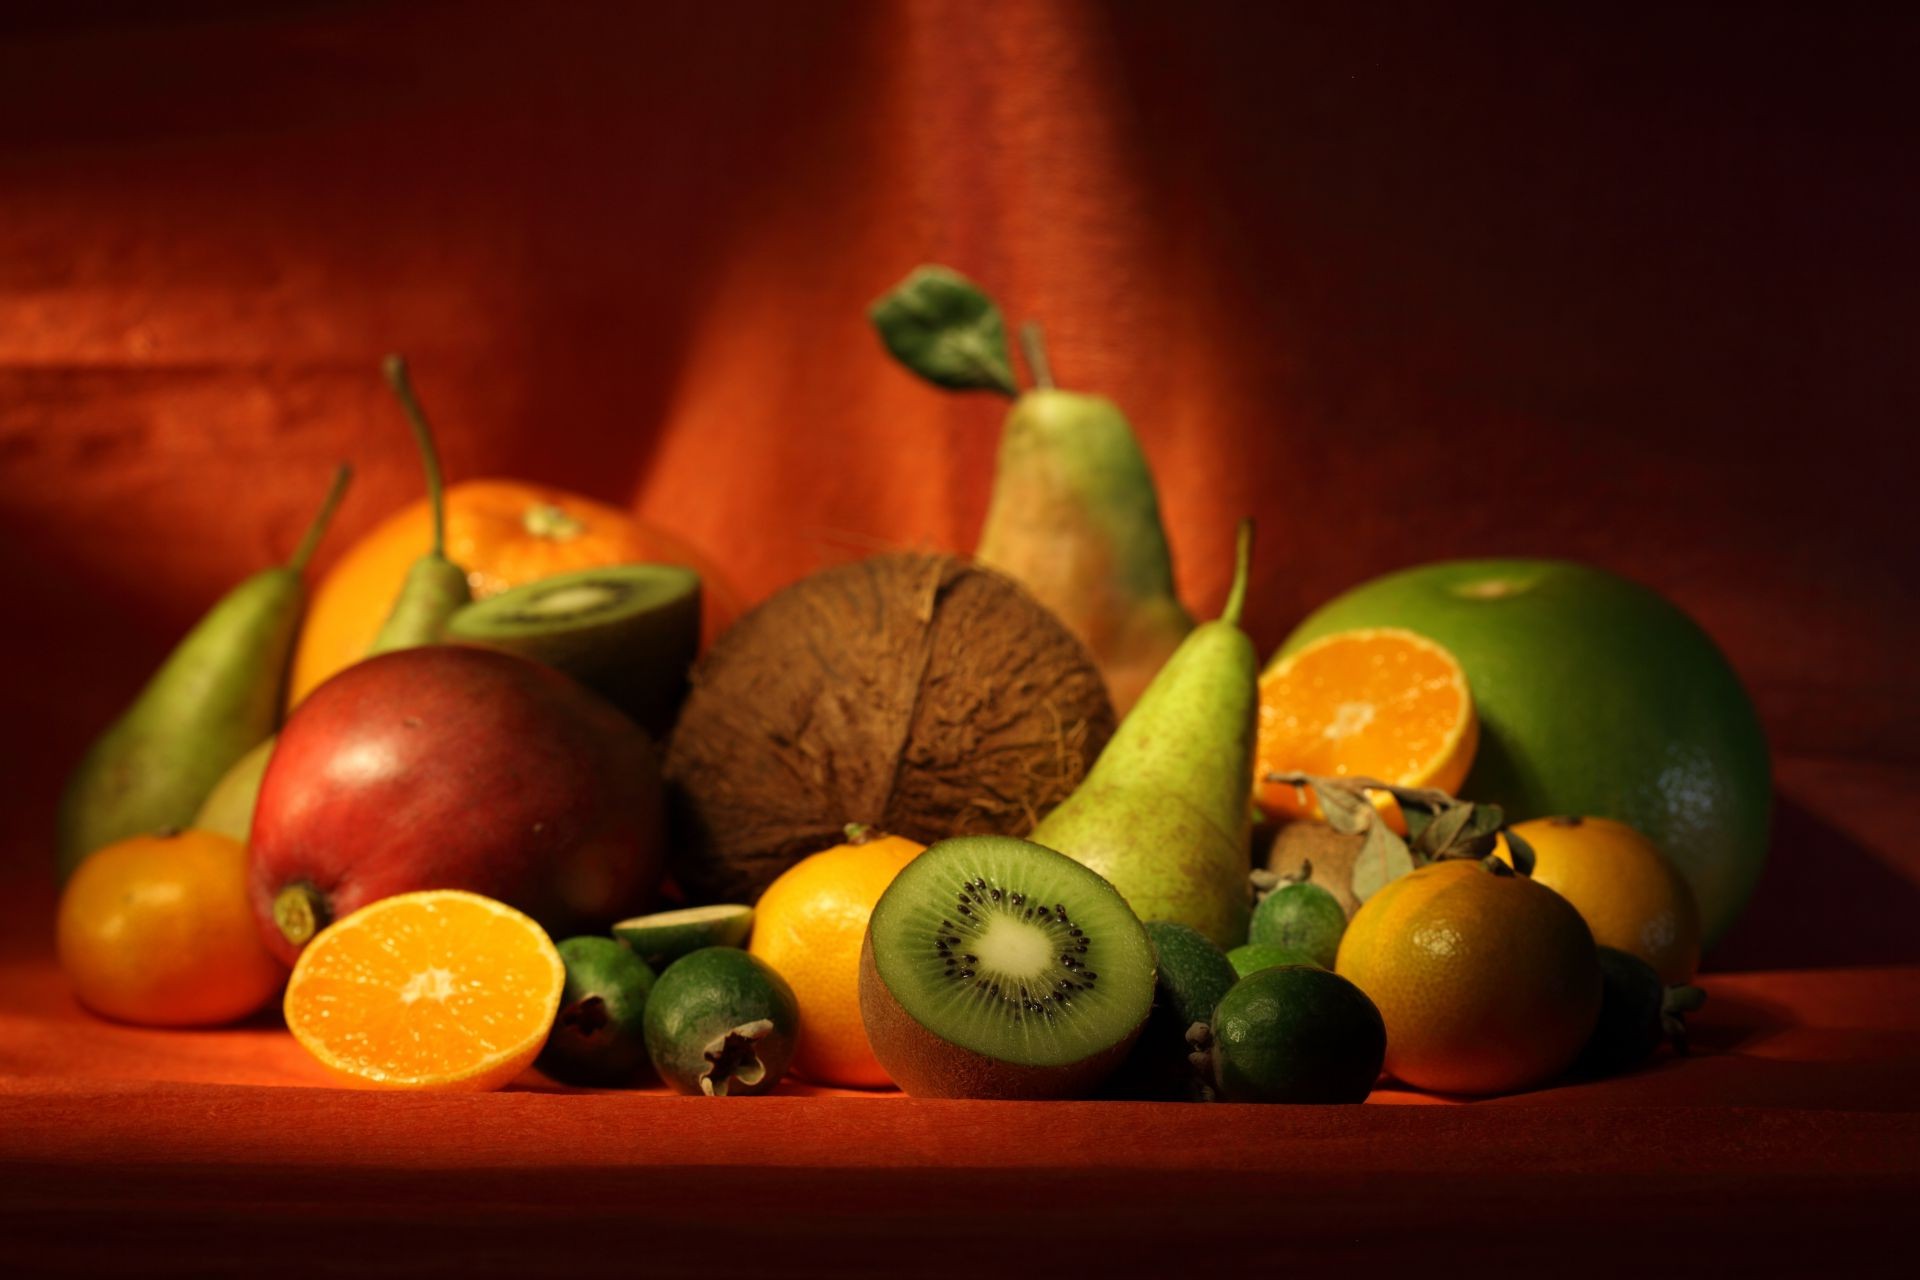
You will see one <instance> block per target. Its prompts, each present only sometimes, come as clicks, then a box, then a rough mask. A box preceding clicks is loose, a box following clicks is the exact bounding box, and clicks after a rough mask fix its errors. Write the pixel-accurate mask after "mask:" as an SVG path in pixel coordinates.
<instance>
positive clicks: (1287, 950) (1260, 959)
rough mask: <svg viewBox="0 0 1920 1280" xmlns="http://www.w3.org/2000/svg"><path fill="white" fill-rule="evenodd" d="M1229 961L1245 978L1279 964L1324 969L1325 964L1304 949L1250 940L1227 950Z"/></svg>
mask: <svg viewBox="0 0 1920 1280" xmlns="http://www.w3.org/2000/svg"><path fill="white" fill-rule="evenodd" d="M1227 963H1228V964H1230V965H1232V966H1233V971H1234V972H1235V973H1236V974H1238V975H1239V976H1240V977H1242V978H1244V977H1246V976H1247V975H1248V974H1250V973H1258V972H1260V970H1262V969H1271V968H1272V967H1273V966H1275V965H1277V964H1310V965H1313V966H1314V967H1315V968H1320V969H1324V968H1326V966H1325V965H1323V964H1321V963H1320V962H1319V961H1317V960H1315V959H1314V958H1313V957H1312V956H1310V955H1308V954H1307V953H1306V952H1304V951H1295V950H1293V949H1292V948H1291V947H1276V946H1274V945H1273V944H1272V943H1270V942H1248V943H1244V944H1242V945H1240V946H1237V947H1235V948H1234V949H1233V950H1231V951H1229V952H1227Z"/></svg>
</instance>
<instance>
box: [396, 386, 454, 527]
mask: <svg viewBox="0 0 1920 1280" xmlns="http://www.w3.org/2000/svg"><path fill="white" fill-rule="evenodd" d="M382 367H383V368H384V369H385V371H386V375H387V385H388V386H390V387H392V388H393V394H394V395H395V396H397V397H398V398H399V400H400V407H401V408H402V409H404V410H405V411H406V414H407V425H408V426H410V427H412V428H413V440H414V443H415V444H417V445H419V446H420V463H421V466H422V467H423V468H424V469H425V471H426V473H427V501H428V502H429V503H431V504H432V506H433V554H434V555H436V556H439V557H440V558H441V559H445V558H446V554H447V519H446V511H445V505H444V503H443V501H442V497H441V495H442V491H443V490H444V488H445V484H444V483H443V481H442V479H441V476H440V451H439V450H438V449H436V448H434V445H433V429H432V428H431V427H429V426H428V425H427V415H426V413H425V412H424V411H423V410H422V409H421V408H420V401H419V399H418V398H417V397H416V396H415V395H414V394H413V380H412V379H411V378H409V377H408V376H407V362H406V359H405V357H403V356H397V355H393V356H388V357H387V358H386V360H385V362H384V363H383V365H382Z"/></svg>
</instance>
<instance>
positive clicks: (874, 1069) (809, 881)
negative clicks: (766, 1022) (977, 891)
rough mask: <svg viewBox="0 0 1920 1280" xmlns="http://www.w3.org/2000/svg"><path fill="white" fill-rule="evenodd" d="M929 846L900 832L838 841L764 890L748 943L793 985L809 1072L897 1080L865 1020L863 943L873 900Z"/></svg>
mask: <svg viewBox="0 0 1920 1280" xmlns="http://www.w3.org/2000/svg"><path fill="white" fill-rule="evenodd" d="M923 847H924V846H922V845H919V844H916V843H915V842H913V841H912V840H906V839H903V838H901V837H899V836H881V837H879V838H877V839H872V840H867V841H865V842H864V843H847V844H842V845H836V846H835V847H834V848H831V849H827V850H824V851H822V852H820V853H816V854H811V855H809V856H808V857H805V858H802V859H801V860H800V861H799V862H796V863H795V864H794V865H793V866H791V867H788V868H787V869H786V870H785V871H784V872H782V873H781V874H780V877H779V878H778V879H776V880H775V881H774V882H773V883H772V884H770V885H768V886H767V891H766V892H765V893H763V894H761V895H760V902H759V905H758V906H757V907H756V908H755V914H754V923H753V937H752V940H751V941H750V942H749V943H748V947H747V949H748V950H749V951H751V952H752V953H753V954H754V955H756V956H758V957H760V958H761V959H762V960H765V961H766V962H767V963H768V964H770V965H772V966H773V967H774V969H775V970H776V971H778V972H779V974H780V976H781V977H783V978H785V979H786V980H787V981H788V982H789V983H791V984H792V986H793V992H794V995H795V996H796V997H798V999H799V1001H800V1017H801V1019H802V1020H803V1021H804V1022H805V1024H806V1028H807V1033H806V1035H805V1036H804V1037H802V1038H801V1041H800V1049H799V1052H798V1053H796V1054H795V1055H794V1059H793V1069H794V1070H795V1071H796V1072H798V1073H799V1074H800V1075H803V1076H805V1077H806V1078H807V1079H809V1080H813V1081H817V1082H819V1083H821V1084H838V1085H852V1086H855V1087H868V1088H871V1087H877V1086H881V1085H886V1084H890V1083H892V1081H891V1080H889V1078H888V1076H887V1073H886V1072H885V1071H883V1070H881V1069H880V1063H879V1062H878V1061H876V1060H875V1058H874V1056H873V1049H872V1048H871V1047H870V1046H869V1045H868V1044H867V1031H866V1028H865V1026H863V1025H862V1024H861V1021H860V943H861V940H862V939H863V938H864V937H865V936H866V932H867V918H868V917H869V916H871V915H872V914H873V904H874V903H876V902H878V901H880V895H881V894H882V893H884V892H885V891H886V888H887V886H888V885H890V884H892V883H893V878H894V876H896V875H898V874H899V872H900V869H901V868H902V867H904V866H906V865H907V863H909V862H911V861H912V860H913V859H914V857H915V856H916V855H918V854H919V853H920V851H921V849H922V848H923Z"/></svg>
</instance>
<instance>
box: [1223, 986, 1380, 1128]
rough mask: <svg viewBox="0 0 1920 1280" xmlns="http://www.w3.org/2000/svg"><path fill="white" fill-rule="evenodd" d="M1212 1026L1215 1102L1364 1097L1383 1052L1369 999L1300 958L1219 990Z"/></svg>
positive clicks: (1377, 1073)
mask: <svg viewBox="0 0 1920 1280" xmlns="http://www.w3.org/2000/svg"><path fill="white" fill-rule="evenodd" d="M1212 1030H1213V1045H1212V1056H1213V1087H1214V1093H1215V1096H1216V1097H1217V1098H1218V1099H1219V1100H1220V1101H1222V1102H1292V1103H1319V1104H1325V1103H1349V1102H1364V1101H1366V1097H1367V1095H1368V1094H1369V1093H1371V1092H1373V1086H1374V1082H1375V1081H1376V1080H1378V1079H1379V1076H1380V1066H1381V1064H1382V1063H1383V1062H1384V1061H1385V1059H1386V1053H1387V1027H1386V1023H1385V1022H1384V1021H1382V1020H1381V1017H1380V1010H1379V1009H1377V1008H1375V1007H1374V1004H1373V1001H1371V1000H1369V999H1367V997H1366V994H1365V993H1364V992H1362V991H1361V990H1360V988H1358V987H1356V986H1354V985H1353V984H1352V983H1351V982H1348V981H1347V980H1346V979H1345V978H1342V977H1341V976H1339V975H1338V974H1334V973H1328V972H1327V971H1326V970H1325V969H1321V968H1317V967H1310V966H1304V965H1300V966H1283V967H1280V968H1273V969H1261V970H1259V971H1258V972H1255V973H1251V974H1249V975H1247V976H1246V977H1245V978H1242V979H1241V980H1240V981H1239V982H1237V983H1235V984H1234V987H1233V989H1232V990H1231V991H1229V992H1227V994H1226V995H1224V996H1222V997H1221V998H1220V1004H1219V1006H1218V1007H1217V1008H1216V1009H1215V1010H1214V1012H1213V1024H1212Z"/></svg>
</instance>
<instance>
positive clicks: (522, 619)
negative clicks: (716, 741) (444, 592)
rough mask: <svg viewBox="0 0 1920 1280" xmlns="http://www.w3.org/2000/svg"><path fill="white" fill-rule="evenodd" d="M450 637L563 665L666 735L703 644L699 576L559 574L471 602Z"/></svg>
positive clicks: (657, 571) (614, 571) (650, 571)
mask: <svg viewBox="0 0 1920 1280" xmlns="http://www.w3.org/2000/svg"><path fill="white" fill-rule="evenodd" d="M446 638H447V639H448V640H450V641H459V642H465V643H470V644H481V645H486V646H487V647H489V648H494V649H505V650H507V651H508V652H511V653H517V654H519V655H520V656H522V657H525V658H532V659H533V660H534V661H536V662H543V663H545V664H546V665H548V666H550V667H557V668H558V669H560V670H561V671H564V672H566V673H567V674H568V675H570V676H572V677H573V678H574V679H576V680H578V681H580V683H582V684H584V685H586V686H587V687H588V688H590V689H592V690H594V691H595V692H597V693H599V694H600V695H601V696H602V697H604V698H606V699H607V700H608V701H609V702H612V703H613V704H614V705H615V706H617V707H619V708H620V709H621V710H623V711H625V712H626V713H627V714H628V715H630V716H632V717H633V718H634V719H635V720H636V721H638V722H639V723H640V724H641V726H642V727H644V728H645V729H647V730H648V731H649V732H651V733H654V734H656V735H664V734H665V733H666V731H667V730H668V729H669V728H671V727H672V723H673V714H674V712H675V710H676V709H677V708H678V706H679V702H680V699H681V697H682V695H683V694H684V693H685V691H686V683H687V669H688V668H689V667H690V666H691V665H692V663H693V659H694V655H695V653H696V652H697V650H698V649H699V645H700V575H699V574H697V573H695V572H694V571H693V570H691V569H687V568H683V567H682V566H680V565H672V564H622V565H607V566H603V567H600V568H594V569H578V570H575V571H573V572H571V573H561V574H555V575H554V576H553V577H550V578H542V579H540V580H539V581H537V582H530V583H527V584H525V585H523V586H519V587H515V588H513V589H512V590H510V591H504V592H502V593H500V594H499V595H497V596H490V597H488V598H487V599H485V600H476V601H474V602H473V603H472V604H469V605H464V606H462V607H461V608H460V609H459V611H457V612H456V613H455V614H454V615H453V617H452V618H451V619H450V620H449V621H448V623H447V630H446Z"/></svg>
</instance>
